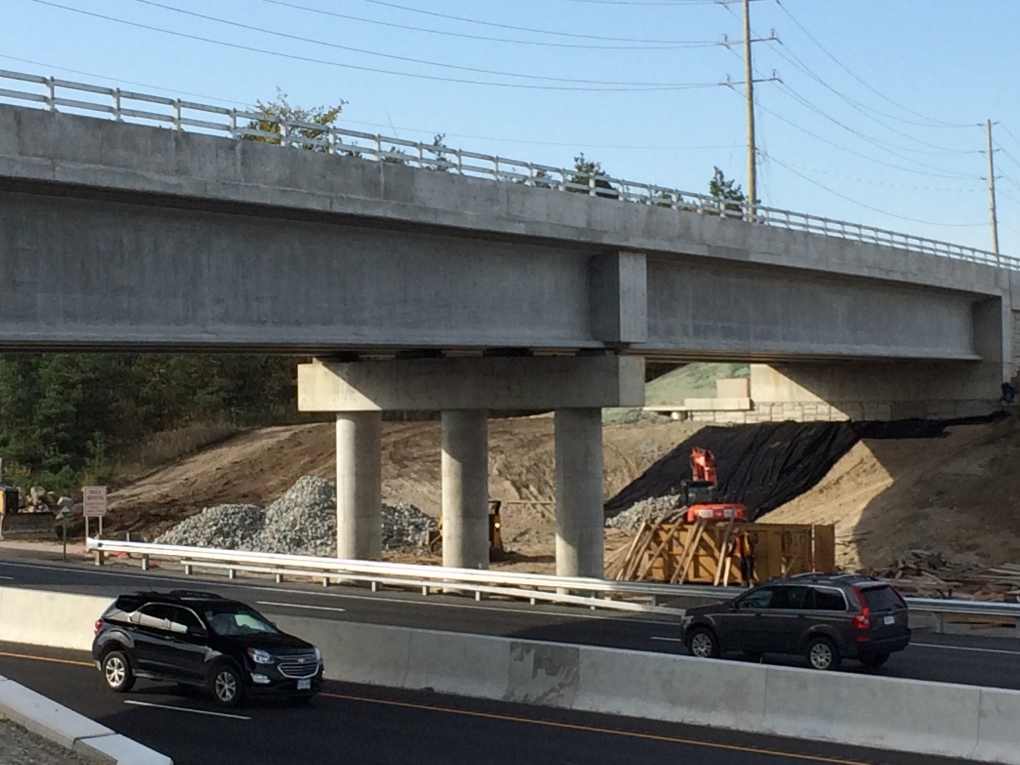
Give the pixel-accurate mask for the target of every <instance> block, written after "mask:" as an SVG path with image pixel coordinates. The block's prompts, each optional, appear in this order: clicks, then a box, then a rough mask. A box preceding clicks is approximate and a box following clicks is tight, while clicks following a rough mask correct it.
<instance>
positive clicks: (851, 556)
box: [762, 417, 1020, 569]
mask: <svg viewBox="0 0 1020 765" xmlns="http://www.w3.org/2000/svg"><path fill="white" fill-rule="evenodd" d="M1018 466H1020V420H1018V418H1017V417H1011V418H1010V419H1008V420H1005V421H1003V422H998V423H994V424H988V425H963V426H957V427H951V428H949V429H947V431H946V432H945V433H944V435H943V436H941V437H937V438H906V439H885V438H865V439H864V440H862V441H860V442H859V443H857V444H856V445H855V446H854V447H853V448H852V449H851V450H850V451H849V452H848V453H847V454H846V455H845V456H844V457H843V458H842V459H841V460H840V461H839V462H837V463H836V465H835V466H834V467H833V468H832V470H831V471H829V473H828V474H827V475H826V476H825V478H823V479H822V481H821V482H820V483H819V484H818V485H817V486H815V487H814V488H813V489H811V490H810V491H808V492H806V493H805V494H803V495H801V496H799V497H797V498H796V499H794V500H792V501H790V502H788V503H787V504H785V505H783V506H782V507H780V508H778V509H776V510H775V511H773V512H771V513H769V514H768V515H766V516H765V517H764V518H762V521H764V522H774V523H834V524H835V525H836V537H837V555H838V562H839V563H840V564H841V565H843V566H845V567H847V568H851V569H857V568H865V569H867V568H878V567H882V566H885V565H888V564H889V563H890V561H892V560H894V559H896V558H898V557H900V556H901V555H902V554H903V553H904V551H906V550H910V549H915V548H921V549H928V550H944V551H947V552H949V553H953V554H960V553H974V554H976V555H978V556H980V558H981V559H982V560H983V561H984V562H985V563H986V564H987V565H992V566H996V565H1000V564H1002V563H1007V562H1013V563H1016V562H1020V470H1018Z"/></svg>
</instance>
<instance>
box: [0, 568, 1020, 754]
mask: <svg viewBox="0 0 1020 765" xmlns="http://www.w3.org/2000/svg"><path fill="white" fill-rule="evenodd" d="M108 604H109V601H108V600H106V599H104V598H90V597H85V596H80V595H67V594H60V593H52V592H40V591H33V590H16V589H13V588H0V640H16V641H17V642H23V643H36V644H38V645H50V646H53V645H61V646H62V647H67V648H87V647H88V644H89V642H90V641H91V625H92V623H93V622H94V621H95V619H96V618H97V617H98V615H99V613H100V612H101V611H102V610H103V608H105V607H106V605H108ZM62 620H67V621H62ZM275 620H276V622H277V623H278V624H279V626H280V628H281V629H283V630H285V631H287V632H291V633H293V634H296V635H298V636H300V637H302V638H304V639H306V640H309V641H311V642H313V643H314V644H315V645H317V646H319V648H320V649H321V650H322V652H323V659H324V661H325V665H326V677H327V678H328V679H330V680H340V681H346V682H353V683H363V684H368V685H378V686H384V687H389V688H402V689H407V690H433V691H436V692H438V693H447V694H452V695H460V696H471V697H475V698H486V699H493V700H503V701H513V702H519V703H527V704H536V705H542V706H551V707H559V708H563V709H575V710H583V711H588V712H598V713H605V714H614V715H622V716H626V717H635V718H645V719H650V720H663V721H668V722H680V723H688V724H693V725H707V726H714V727H720V728H731V729H735V730H741V731H745V732H748V733H763V734H775V735H781V736H791V737H795V738H805V739H813V740H819V741H829V742H833V743H839V744H846V745H853V746H865V747H874V748H879V749H891V750H899V751H906V752H914V753H918V754H927V755H932V756H936V755H938V756H953V757H962V758H966V759H973V760H976V761H981V762H994V763H1003V765H1020V748H1017V747H1016V721H1017V720H1018V719H1020V692H1017V691H1008V690H999V689H989V688H979V687H974V686H964V685H950V684H945V683H931V682H921V681H913V680H900V679H896V678H885V677H874V676H869V675H859V674H852V673H832V672H816V671H813V670H807V669H798V668H791V667H778V666H762V665H758V664H749V663H743V662H728V661H710V660H703V659H695V658H692V657H689V656H677V655H669V654H659V653H647V652H640V651H624V650H616V649H610V648H599V647H593V646H582V645H567V644H559V643H547V642H541V641H532V640H516V639H513V638H503V637H491V636H484V635H470V634H465V633H454V632H439V631H435V630H419V629H406V628H399V627H386V626H380V625H374V624H361V623H354V622H345V621H336V620H325V619H315V618H308V617H284V616H278V617H275ZM18 625H20V626H18Z"/></svg>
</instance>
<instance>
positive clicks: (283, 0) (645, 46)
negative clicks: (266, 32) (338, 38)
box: [262, 0, 719, 50]
mask: <svg viewBox="0 0 1020 765" xmlns="http://www.w3.org/2000/svg"><path fill="white" fill-rule="evenodd" d="M713 1H714V0H713ZM262 2H264V3H268V4H270V5H277V6H281V7H284V8H291V9H292V10H299V11H305V12H307V13H315V14H318V15H320V16H331V17H333V18H338V19H346V20H348V21H359V22H363V23H365V24H374V25H376V26H383V27H390V28H393V29H405V30H408V31H412V32H420V33H423V34H433V35H442V36H444V37H457V38H461V39H467V40H479V41H483V42H496V43H507V44H513V45H532V46H540V47H547V48H571V49H582V50H679V49H685V48H708V47H714V46H716V45H718V44H719V43H718V42H716V41H714V40H703V41H698V40H678V41H675V42H670V43H655V44H653V43H617V44H615V45H600V44H594V43H568V42H552V41H549V40H511V39H509V38H506V37H490V36H487V35H474V34H470V33H467V32H453V31H451V30H448V29H425V28H423V27H417V26H414V25H412V24H400V23H398V22H395V21H382V20H380V19H368V18H364V17H362V16H353V15H351V14H348V13H339V12H337V11H329V10H325V9H324V8H313V7H311V6H307V5H301V4H300V3H293V2H287V0H262Z"/></svg>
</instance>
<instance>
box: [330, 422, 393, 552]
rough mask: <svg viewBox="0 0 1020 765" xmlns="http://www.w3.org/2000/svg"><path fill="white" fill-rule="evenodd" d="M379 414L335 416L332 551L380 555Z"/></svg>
mask: <svg viewBox="0 0 1020 765" xmlns="http://www.w3.org/2000/svg"><path fill="white" fill-rule="evenodd" d="M381 433H382V414H381V413H379V412H338V413H337V415H336V554H337V557H338V558H348V559H355V560H378V559H379V558H381V557H382V468H381V460H382V454H381V449H382V436H381Z"/></svg>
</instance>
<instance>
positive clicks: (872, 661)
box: [860, 653, 889, 667]
mask: <svg viewBox="0 0 1020 765" xmlns="http://www.w3.org/2000/svg"><path fill="white" fill-rule="evenodd" d="M888 660H889V654H887V653H869V654H865V655H864V656H862V657H861V659H860V661H861V664H863V665H864V666H865V667H881V666H882V665H883V664H885V663H886V662H887V661H888Z"/></svg>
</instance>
